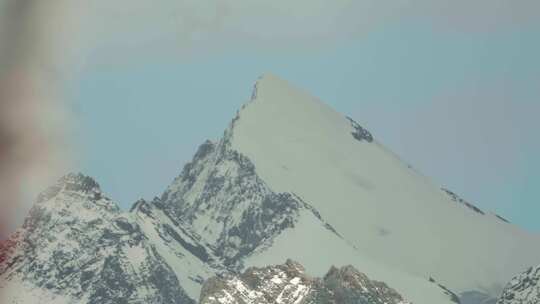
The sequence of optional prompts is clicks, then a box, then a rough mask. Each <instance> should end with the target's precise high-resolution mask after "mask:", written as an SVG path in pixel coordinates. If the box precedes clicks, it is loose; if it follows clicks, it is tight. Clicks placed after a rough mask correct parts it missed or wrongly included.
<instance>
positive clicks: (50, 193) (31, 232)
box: [0, 174, 195, 304]
mask: <svg viewBox="0 0 540 304" xmlns="http://www.w3.org/2000/svg"><path fill="white" fill-rule="evenodd" d="M1 250H2V253H0V256H2V261H0V275H1V276H0V302H1V303H6V304H7V303H89V304H90V303H95V304H98V303H100V304H101V303H195V302H194V301H193V300H192V299H191V298H189V297H188V296H187V295H186V293H185V291H184V290H183V288H182V287H181V285H180V284H179V282H178V280H177V277H176V276H175V274H174V272H173V270H172V269H171V267H170V265H169V264H167V263H166V261H165V260H164V259H163V258H162V257H161V256H160V255H159V254H158V253H157V250H156V249H155V248H154V247H152V246H151V245H150V244H149V243H148V240H147V238H146V237H145V235H144V234H143V233H142V231H141V229H140V228H139V226H138V225H137V223H136V222H135V221H134V220H133V219H132V218H131V217H130V215H129V214H124V213H122V212H121V211H120V210H119V208H118V207H117V206H116V205H115V204H114V203H113V202H112V201H111V200H109V199H108V198H107V197H105V196H104V195H103V193H102V192H101V190H100V188H99V186H98V184H97V183H96V182H95V181H94V180H93V179H91V178H89V177H87V176H84V175H81V174H70V175H67V176H65V177H64V178H62V179H61V180H60V181H59V182H58V184H56V185H55V186H53V187H51V188H49V189H48V190H47V191H45V192H43V193H42V194H41V195H40V197H39V198H38V201H37V203H36V204H35V205H34V207H33V208H32V209H31V211H30V214H29V215H28V217H27V219H26V221H25V223H24V225H23V227H22V228H21V229H20V230H19V231H18V232H17V233H15V234H14V235H13V236H12V237H11V238H10V239H9V240H8V241H7V242H5V244H4V246H3V248H2V249H1Z"/></svg>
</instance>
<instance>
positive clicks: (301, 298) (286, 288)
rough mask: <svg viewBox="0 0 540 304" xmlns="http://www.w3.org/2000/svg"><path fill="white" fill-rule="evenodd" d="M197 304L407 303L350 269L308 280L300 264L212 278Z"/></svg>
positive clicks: (395, 293)
mask: <svg viewBox="0 0 540 304" xmlns="http://www.w3.org/2000/svg"><path fill="white" fill-rule="evenodd" d="M199 303H200V304H271V303H281V304H334V303H335V304H338V303H339V304H409V302H406V301H405V300H403V298H402V297H401V295H400V294H398V293H397V292H396V291H395V290H393V289H392V288H390V287H388V286H387V285H386V284H385V283H382V282H377V281H372V280H370V279H369V278H368V277H367V276H366V275H364V274H362V273H360V272H359V271H358V270H356V269H355V268H354V267H352V266H345V267H342V268H339V269H338V268H335V267H332V268H331V269H330V270H329V271H328V273H327V274H326V275H325V276H324V278H322V279H321V278H311V277H309V276H308V275H307V274H306V273H305V270H304V268H303V267H302V265H300V264H299V263H296V262H293V261H291V260H288V261H287V262H286V263H285V264H283V265H276V266H267V267H264V268H256V267H252V268H248V269H247V270H246V271H245V272H244V273H243V274H241V275H238V276H227V277H224V278H212V279H209V280H208V281H206V283H205V284H204V285H203V288H202V292H201V298H200V301H199Z"/></svg>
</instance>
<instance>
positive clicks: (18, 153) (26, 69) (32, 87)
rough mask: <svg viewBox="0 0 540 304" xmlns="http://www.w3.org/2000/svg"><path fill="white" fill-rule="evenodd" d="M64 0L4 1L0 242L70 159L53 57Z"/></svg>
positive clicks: (0, 21) (0, 2) (0, 12)
mask: <svg viewBox="0 0 540 304" xmlns="http://www.w3.org/2000/svg"><path fill="white" fill-rule="evenodd" d="M62 8H63V1H57V0H54V1H35V0H0V193H2V195H1V196H0V238H5V237H6V236H7V235H8V234H9V233H10V230H13V229H12V228H13V227H15V225H17V223H18V222H19V221H20V219H21V218H22V217H23V216H24V214H25V213H26V211H27V209H28V206H27V205H28V203H26V204H25V202H27V201H31V200H32V199H33V197H29V196H33V194H34V193H35V191H36V190H37V189H33V188H36V187H41V184H42V183H44V182H49V181H50V178H53V177H55V176H56V175H57V174H58V169H60V168H61V167H63V163H64V160H65V159H66V157H65V155H64V153H65V151H64V150H66V149H65V146H66V143H65V142H64V140H63V138H64V136H63V134H62V133H63V131H64V129H65V124H64V123H65V115H64V114H63V109H62V107H61V103H60V102H59V99H58V96H56V95H55V93H56V91H57V87H58V83H59V82H60V81H61V77H60V74H61V72H60V69H59V67H58V66H56V65H55V64H57V63H58V61H57V60H55V59H56V58H54V55H59V54H57V52H55V48H56V47H58V44H57V43H58V41H56V40H55V39H54V38H59V35H58V34H59V33H60V32H62V31H59V29H60V28H61V27H60V26H61V23H62V18H61V17H62V13H61V12H62V11H63V10H62Z"/></svg>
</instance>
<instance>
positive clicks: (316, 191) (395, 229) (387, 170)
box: [232, 75, 540, 303]
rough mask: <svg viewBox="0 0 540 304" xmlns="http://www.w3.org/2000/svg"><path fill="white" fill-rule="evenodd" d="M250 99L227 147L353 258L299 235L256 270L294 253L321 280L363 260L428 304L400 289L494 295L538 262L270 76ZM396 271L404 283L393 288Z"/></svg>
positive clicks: (537, 256)
mask: <svg viewBox="0 0 540 304" xmlns="http://www.w3.org/2000/svg"><path fill="white" fill-rule="evenodd" d="M257 90H258V91H257V94H256V95H257V96H256V98H255V99H254V100H252V102H250V103H249V104H248V105H247V106H246V107H244V108H243V110H241V111H240V114H239V119H238V120H237V121H236V123H235V125H234V127H233V130H232V134H233V137H232V146H233V148H234V149H236V150H238V151H239V152H241V153H243V154H244V155H246V156H247V157H249V158H250V160H251V161H253V163H254V164H255V167H256V171H257V173H258V174H259V176H261V177H262V179H263V180H264V181H265V182H266V183H267V184H268V185H269V186H270V188H272V190H274V191H276V192H291V193H295V194H297V195H299V196H300V197H302V198H303V199H304V200H305V201H306V202H308V203H309V204H311V205H313V206H314V207H315V208H316V209H317V210H318V211H320V213H321V215H322V216H323V217H324V218H325V219H326V220H327V222H329V223H330V224H331V225H332V226H333V227H334V228H335V229H336V230H337V231H338V232H339V233H340V234H341V235H342V236H343V237H344V239H345V240H347V241H348V242H349V243H350V244H351V245H352V246H354V247H355V248H357V249H358V250H357V251H354V253H353V252H351V250H348V249H346V248H345V245H344V242H341V241H340V240H339V239H338V238H330V237H328V239H326V240H324V241H323V240H322V239H321V237H320V235H319V234H318V233H314V232H313V231H312V230H310V229H305V228H301V227H300V228H297V229H294V230H291V231H289V232H287V233H286V234H285V235H283V236H282V237H280V238H281V240H280V242H281V244H282V245H281V246H278V245H275V246H274V247H273V248H271V249H270V251H269V252H268V253H266V254H265V253H263V255H264V256H266V258H265V259H263V258H262V256H261V257H260V259H259V261H263V260H264V262H265V263H270V264H272V263H277V262H279V261H281V260H282V259H283V258H285V257H291V256H290V253H291V252H295V253H296V255H297V256H299V257H302V259H299V261H300V262H301V263H305V264H306V265H305V266H306V267H307V269H308V270H310V271H313V270H314V269H318V270H319V271H318V273H319V274H320V271H322V270H323V269H324V270H326V269H327V268H328V266H329V265H331V264H332V263H336V261H339V262H341V263H351V264H353V265H355V266H358V269H359V270H361V271H364V270H365V269H364V268H363V267H362V265H363V264H364V263H365V262H364V261H377V263H378V264H380V265H385V266H386V267H388V268H389V269H395V270H394V271H393V272H388V273H387V275H384V274H383V273H381V274H380V275H378V276H375V278H376V279H379V280H383V281H387V282H388V283H389V285H390V286H393V287H396V288H399V289H400V291H401V292H403V294H404V295H405V297H407V298H409V299H411V300H413V301H414V302H415V303H434V302H430V301H429V300H428V302H426V301H425V300H424V301H422V300H421V299H418V298H417V297H408V295H410V294H411V293H418V294H421V292H422V291H421V289H418V290H409V291H407V290H406V289H407V287H409V286H410V285H411V283H410V282H416V281H418V280H421V279H420V278H428V277H430V276H432V277H434V278H436V279H437V281H438V282H440V283H442V284H444V285H446V286H447V287H449V288H450V289H452V290H454V291H457V292H462V291H467V290H473V289H476V290H482V291H484V292H488V293H491V294H492V295H496V294H497V293H498V292H499V291H500V287H502V286H504V285H505V284H506V282H507V281H508V280H510V279H511V278H512V277H513V275H515V274H516V273H518V272H520V271H522V270H523V269H525V268H527V267H528V266H530V265H536V264H538V263H540V237H538V236H537V235H531V234H529V233H526V232H524V231H522V230H520V229H519V228H517V227H515V226H513V225H510V224H507V223H505V222H502V221H500V220H498V219H497V218H495V217H494V216H491V215H481V214H478V213H476V212H473V211H472V210H470V209H468V208H467V207H465V206H463V205H460V204H458V203H456V202H453V201H451V200H450V199H449V198H448V196H447V195H446V194H445V193H443V192H442V191H441V190H440V187H439V186H437V185H435V184H434V183H433V182H431V181H430V180H429V179H427V178H426V177H424V176H422V175H420V174H418V173H417V172H415V171H414V170H412V169H411V168H409V167H408V166H407V165H406V164H405V163H404V162H402V161H401V160H400V159H399V158H398V157H396V156H395V155H394V154H393V153H391V152H389V151H388V150H387V149H386V148H384V147H383V146H382V145H381V144H379V143H378V142H376V141H374V142H373V143H368V142H366V141H362V142H359V141H357V140H355V139H354V138H353V137H352V135H351V132H352V131H353V128H352V127H351V124H350V122H349V121H348V120H347V119H346V118H345V117H344V116H343V115H341V114H339V113H337V112H335V111H333V110H332V109H331V108H329V107H328V106H326V105H324V104H323V103H321V102H320V101H319V100H317V99H316V98H314V97H312V96H310V95H309V94H307V93H305V92H303V91H301V90H299V89H296V88H293V87H292V86H290V85H289V84H288V83H287V82H285V81H284V80H281V79H279V78H277V77H276V76H273V75H265V76H263V77H262V79H261V80H260V81H259V82H258V84H257ZM442 161H443V160H442ZM303 225H304V226H305V225H310V223H303ZM311 225H313V224H311ZM285 243H286V246H285V245H284V244H285ZM306 243H307V244H306ZM306 245H309V246H306ZM357 252H360V253H361V256H360V255H359V254H358V253H357ZM278 256H279V257H278ZM340 258H341V259H340ZM255 259H256V258H254V260H253V261H252V262H255V261H256V260H255ZM306 260H307V262H306ZM321 261H324V262H321ZM369 263H371V262H369ZM257 264H259V263H257ZM398 271H399V273H400V274H401V276H402V278H401V280H402V281H403V282H402V283H403V284H399V282H397V281H399V280H400V279H394V278H398V277H399V276H398V275H397V273H398ZM373 272H376V271H373ZM407 277H413V278H418V279H417V280H416V281H415V280H412V281H410V282H408V279H406V278H407ZM392 281H396V282H395V284H392ZM420 285H422V284H419V286H418V288H420ZM426 299H427V297H426Z"/></svg>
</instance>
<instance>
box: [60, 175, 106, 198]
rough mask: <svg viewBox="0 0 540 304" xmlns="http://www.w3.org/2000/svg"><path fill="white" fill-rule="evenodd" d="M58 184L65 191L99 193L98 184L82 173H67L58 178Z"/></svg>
mask: <svg viewBox="0 0 540 304" xmlns="http://www.w3.org/2000/svg"><path fill="white" fill-rule="evenodd" d="M58 183H59V184H61V185H63V186H64V188H65V189H66V190H71V191H82V192H87V193H88V192H101V188H100V187H99V184H98V183H97V182H96V181H95V180H94V179H93V178H92V177H90V176H87V175H84V174H82V173H68V174H66V175H64V176H62V177H61V178H60V180H59V181H58Z"/></svg>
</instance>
